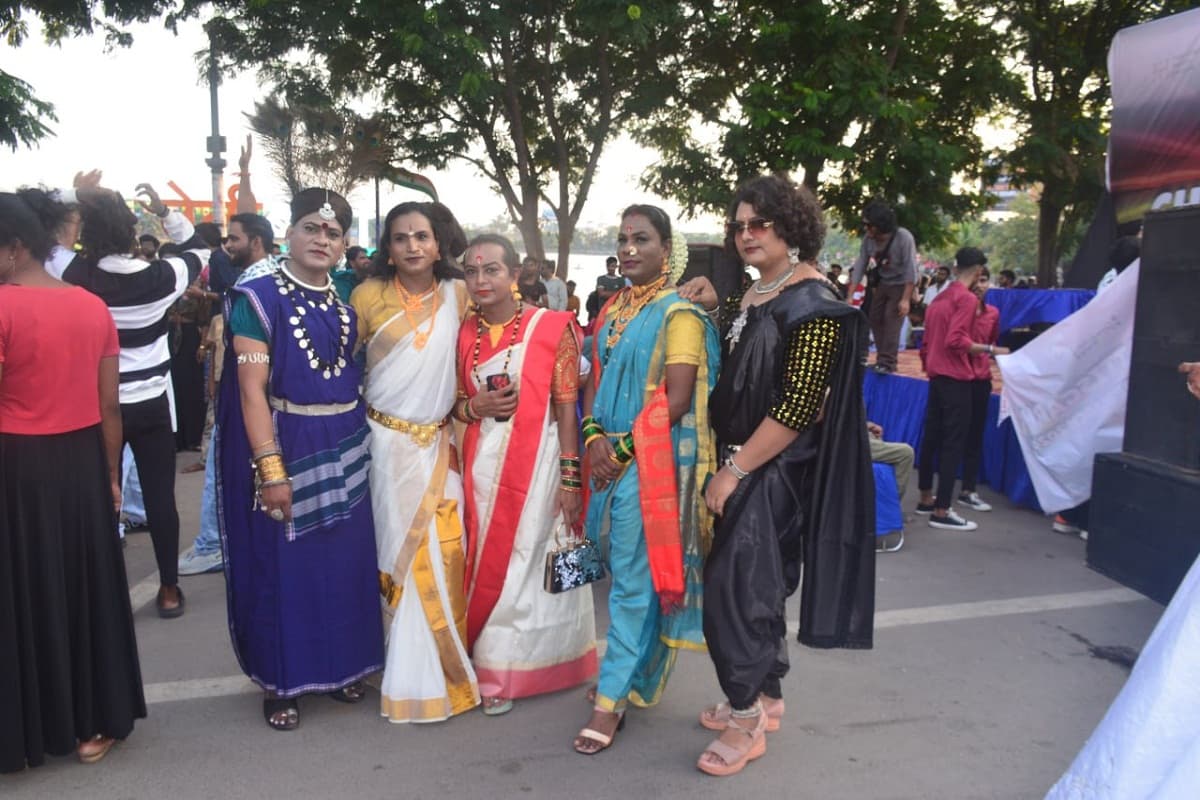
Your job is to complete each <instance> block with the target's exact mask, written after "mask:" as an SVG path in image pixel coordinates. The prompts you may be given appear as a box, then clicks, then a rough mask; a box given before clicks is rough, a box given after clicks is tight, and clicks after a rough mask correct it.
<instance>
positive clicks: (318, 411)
mask: <svg viewBox="0 0 1200 800" xmlns="http://www.w3.org/2000/svg"><path fill="white" fill-rule="evenodd" d="M267 402H268V403H269V404H270V406H271V408H273V409H275V410H276V411H282V412H283V413H284V414H296V415H298V416H301V417H331V416H333V415H334V414H345V413H346V412H347V411H353V410H354V409H356V408H358V403H356V402H355V403H312V404H310V405H303V404H301V403H293V402H291V401H289V400H284V399H283V398H281V397H268V398H267Z"/></svg>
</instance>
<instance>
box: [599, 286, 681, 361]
mask: <svg viewBox="0 0 1200 800" xmlns="http://www.w3.org/2000/svg"><path fill="white" fill-rule="evenodd" d="M666 283H667V276H666V273H663V274H662V275H660V276H658V277H657V278H655V279H654V280H653V281H651V282H650V283H647V284H646V285H645V286H629V287H626V288H624V289H622V290H621V294H620V295H618V298H619V299H618V302H619V303H620V307H619V308H618V309H617V310H616V315H615V317H614V318H613V321H612V326H611V327H610V328H609V329H608V336H606V337H605V339H604V344H605V346H606V347H607V348H608V350H609V351H610V352H611V351H612V349H613V346H614V345H616V343H617V341H618V340H619V339H620V338H621V334H623V333H625V328H626V327H628V325H629V323H630V322H632V321H633V319H634V317H636V316H637V315H638V313H639V312H640V311H641V310H642V309H643V308H645V307H646V305H647V304H648V303H649V302H650V301H651V300H653V299H654V298H655V296H656V295H657V294H658V290H659V289H661V288H663V286H665V285H666ZM614 305H616V304H615V303H614Z"/></svg>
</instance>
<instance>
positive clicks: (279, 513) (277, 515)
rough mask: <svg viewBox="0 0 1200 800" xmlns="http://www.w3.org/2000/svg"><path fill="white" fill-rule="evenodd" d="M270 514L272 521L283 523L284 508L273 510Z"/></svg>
mask: <svg viewBox="0 0 1200 800" xmlns="http://www.w3.org/2000/svg"><path fill="white" fill-rule="evenodd" d="M268 513H269V514H270V515H271V519H273V520H275V521H276V522H283V509H282V508H272V509H271V510H270V511H269V512H268Z"/></svg>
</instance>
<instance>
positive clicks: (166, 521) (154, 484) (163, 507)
mask: <svg viewBox="0 0 1200 800" xmlns="http://www.w3.org/2000/svg"><path fill="white" fill-rule="evenodd" d="M121 425H122V426H123V428H124V432H125V443H126V444H128V445H129V447H130V449H132V450H133V460H134V461H135V462H136V463H137V471H138V480H140V481H141V483H142V496H143V498H144V499H145V503H146V523H147V524H148V525H149V526H150V539H151V541H152V542H153V543H154V560H155V561H157V562H158V579H159V582H160V583H162V584H163V585H164V586H174V585H175V584H176V583H178V582H179V510H178V509H177V508H176V507H175V432H174V431H173V430H171V407H170V406H169V405H168V403H167V395H166V393H165V392H164V393H163V394H161V395H159V396H158V397H155V398H154V399H152V400H143V401H142V402H140V403H122V404H121Z"/></svg>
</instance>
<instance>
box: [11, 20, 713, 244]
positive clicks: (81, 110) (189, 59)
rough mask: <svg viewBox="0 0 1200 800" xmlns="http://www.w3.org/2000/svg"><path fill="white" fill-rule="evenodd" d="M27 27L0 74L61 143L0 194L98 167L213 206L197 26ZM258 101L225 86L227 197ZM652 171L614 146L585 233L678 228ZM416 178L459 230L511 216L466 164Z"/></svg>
mask: <svg viewBox="0 0 1200 800" xmlns="http://www.w3.org/2000/svg"><path fill="white" fill-rule="evenodd" d="M29 27H30V34H31V35H30V36H29V38H28V39H26V41H25V43H24V44H22V45H21V47H20V48H12V47H9V46H7V45H0V69H3V70H5V71H6V72H8V73H10V74H13V75H15V76H17V77H19V78H22V79H23V80H25V81H26V82H28V83H30V84H32V85H33V87H34V90H35V92H36V94H37V96H38V97H39V98H40V99H42V100H45V101H48V102H50V103H52V104H53V105H54V107H55V112H56V114H57V115H58V122H57V123H52V124H51V125H50V127H51V128H52V129H53V130H54V132H55V134H56V135H55V136H53V137H50V138H47V139H45V140H43V141H42V142H41V143H40V144H39V145H37V146H36V147H34V148H33V149H32V150H30V149H21V150H18V151H17V152H16V153H13V152H11V151H9V150H3V151H0V188H3V189H5V190H11V189H13V188H16V187H19V186H24V185H36V184H44V185H47V186H55V187H57V186H69V185H70V184H71V179H72V177H73V176H74V174H75V173H76V172H77V171H79V170H87V169H92V168H94V167H95V168H99V169H101V170H103V172H104V185H106V186H108V187H109V188H112V189H117V190H119V191H121V192H122V193H124V194H125V195H126V196H132V194H133V192H134V187H135V186H136V185H137V184H138V183H141V182H143V181H145V182H149V183H151V184H152V185H153V186H154V187H155V188H156V189H158V191H159V193H160V194H161V195H162V196H163V198H164V199H167V200H169V199H171V198H172V197H175V196H176V194H175V193H174V192H173V191H172V190H171V189H170V188H169V187H168V186H167V182H168V181H174V182H175V183H176V184H178V185H179V186H180V187H181V188H182V189H183V190H184V192H186V193H187V194H188V195H189V196H191V197H193V198H196V199H205V200H208V199H210V198H211V195H212V178H211V172H210V170H209V167H208V166H207V165H206V164H205V160H206V159H207V158H208V151H207V150H205V140H206V138H207V137H208V135H209V133H210V132H211V119H210V115H209V92H208V85H207V83H202V82H201V75H200V68H199V67H198V66H197V62H196V59H195V54H196V53H197V52H199V51H201V50H203V49H204V48H205V46H206V43H207V40H206V38H205V36H204V33H203V31H202V29H201V23H200V22H199V21H197V20H191V21H189V22H188V23H184V24H182V25H181V26H180V28H179V35H178V36H176V35H174V34H172V33H171V32H170V31H167V30H165V29H164V28H163V27H162V25H161V24H147V25H134V26H132V27H131V28H130V29H129V30H130V32H131V33H132V34H133V46H132V47H130V48H116V49H115V50H113V51H111V52H105V47H104V41H103V37H102V36H95V37H90V38H82V39H70V40H66V41H64V42H63V43H62V45H61V46H60V47H53V46H49V45H46V44H45V43H44V42H43V41H42V39H41V28H40V26H39V25H38V24H37V23H36V21H34V20H30V26H29ZM263 94H264V90H263V89H262V87H260V86H259V85H258V83H257V80H256V77H255V76H254V75H253V74H251V73H242V74H237V75H226V76H225V77H224V82H223V84H222V86H221V88H220V97H219V105H220V107H219V114H220V123H221V134H222V135H224V136H225V137H226V140H227V143H228V144H227V147H228V151H227V152H226V153H225V156H224V157H225V160H226V161H227V162H228V166H227V167H226V171H225V175H226V178H225V180H226V188H228V186H229V185H230V184H232V183H235V182H236V181H237V178H235V177H234V176H233V173H234V172H235V171H236V170H237V158H238V150H239V146H240V144H241V143H242V142H244V141H245V136H246V134H247V133H249V132H250V131H249V127H248V126H247V124H246V121H245V117H244V116H243V114H244V113H245V112H248V111H251V110H252V109H253V105H254V101H255V100H256V99H259V98H261V97H262V96H263ZM654 160H655V155H654V153H653V152H652V151H649V150H647V149H645V148H642V147H640V146H638V145H636V144H635V143H633V142H632V141H630V140H629V139H628V138H627V137H620V138H618V139H616V140H614V141H612V142H610V144H609V146H608V147H607V149H606V150H605V153H604V155H603V156H602V158H601V160H600V164H599V166H598V168H597V172H596V179H595V183H594V184H593V187H592V190H591V192H590V193H589V195H588V198H589V199H588V202H587V205H586V206H585V208H584V211H583V217H582V219H581V224H582V225H584V226H585V227H589V226H591V227H607V226H609V225H613V224H616V222H617V217H618V216H619V214H620V210H621V209H622V208H624V207H625V206H627V205H629V204H631V203H635V202H649V203H655V204H656V205H660V206H662V207H663V208H664V209H665V210H666V211H667V212H668V213H669V214H670V215H671V216H672V218H673V219H678V216H679V207H678V205H676V204H675V203H672V202H670V201H668V200H665V199H663V198H661V197H656V196H655V195H653V194H650V193H647V192H645V191H644V190H642V189H639V188H638V186H637V183H638V178H639V176H640V174H641V172H642V171H644V170H645V169H646V168H647V167H648V166H649V165H650V164H652V163H653V162H654ZM416 171H418V172H420V173H421V174H423V175H425V176H427V177H429V178H430V179H431V180H432V181H433V182H434V184H435V185H436V186H437V188H438V193H439V196H440V198H441V200H442V201H443V202H444V203H446V205H448V206H449V207H450V208H451V210H452V211H454V213H455V215H456V216H457V217H458V218H459V220H460V221H462V222H464V223H474V224H486V223H487V222H489V221H491V220H492V219H494V218H496V217H497V216H499V215H502V214H505V213H506V212H505V206H504V202H503V200H501V199H500V197H499V195H497V194H496V193H495V192H494V191H493V190H492V189H491V187H490V185H489V184H488V182H487V181H486V180H485V179H483V178H482V177H480V176H479V175H478V173H477V172H476V171H475V169H474V168H473V167H471V166H469V165H465V164H460V165H452V166H450V167H449V168H448V169H446V170H440V171H439V170H428V169H419V170H416ZM251 172H252V183H253V187H254V192H255V195H256V196H257V198H258V200H259V202H260V203H263V204H264V206H265V207H266V209H265V210H266V214H267V216H268V217H269V218H270V219H271V220H272V222H273V223H277V222H280V221H282V222H283V223H286V215H287V192H286V190H285V189H284V188H283V184H282V183H281V182H280V181H279V180H278V179H277V178H276V177H275V176H274V175H273V174H272V172H271V169H270V166H269V165H268V164H267V163H266V162H265V160H264V159H263V158H262V155H261V150H260V149H256V150H255V162H254V163H252V165H251ZM422 198H424V195H419V194H417V193H415V192H412V191H410V190H406V189H400V188H395V187H392V189H391V190H390V191H389V188H388V186H387V185H386V184H385V185H384V187H383V191H382V193H381V199H380V202H381V207H382V208H383V209H384V210H385V213H386V209H388V208H390V207H391V206H392V205H394V204H396V203H399V202H402V201H404V200H411V199H422ZM348 199H349V200H350V203H351V205H352V206H354V209H355V212H356V214H357V215H358V216H359V217H360V218H361V219H365V218H367V217H371V216H373V214H374V194H373V190H372V189H371V187H370V186H364V187H362V188H360V189H358V190H356V191H355V192H354V193H353V194H352V195H351V196H350V197H349V198H348ZM719 225H720V221H719V220H717V219H715V218H704V219H699V220H691V221H689V220H683V221H682V222H681V227H682V228H684V229H686V230H689V231H690V230H696V231H700V230H705V229H707V228H710V227H712V228H719Z"/></svg>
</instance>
